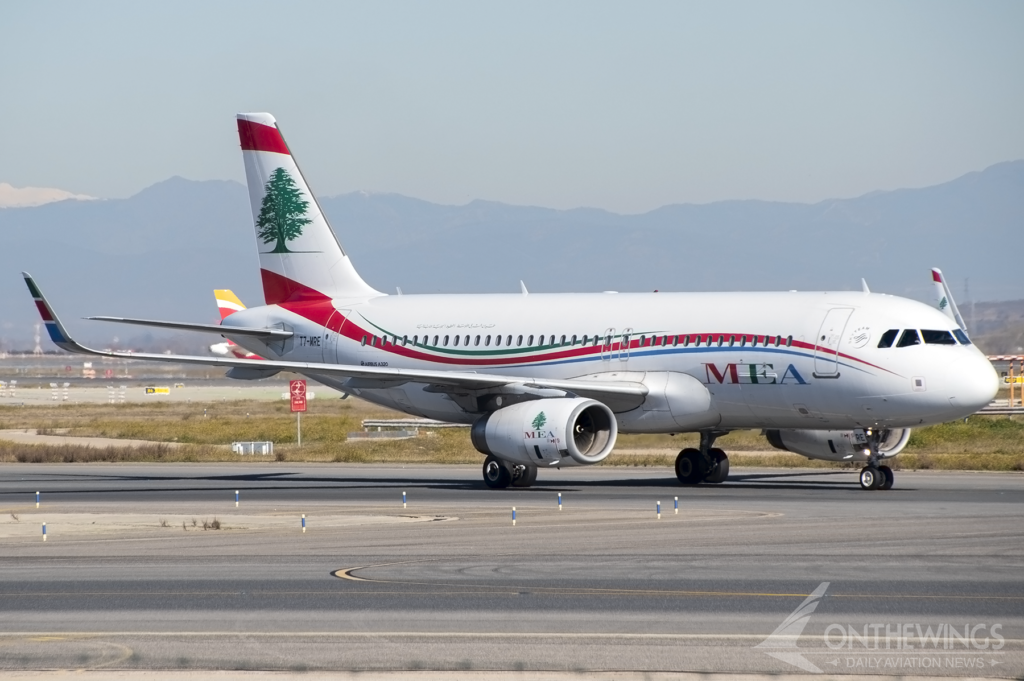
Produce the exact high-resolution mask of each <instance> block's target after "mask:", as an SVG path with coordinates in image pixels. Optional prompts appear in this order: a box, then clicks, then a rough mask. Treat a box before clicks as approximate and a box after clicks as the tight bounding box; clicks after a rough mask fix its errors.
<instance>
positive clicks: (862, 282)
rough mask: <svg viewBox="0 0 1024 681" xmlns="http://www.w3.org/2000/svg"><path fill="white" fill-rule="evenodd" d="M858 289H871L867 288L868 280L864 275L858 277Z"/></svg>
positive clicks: (866, 290)
mask: <svg viewBox="0 0 1024 681" xmlns="http://www.w3.org/2000/svg"><path fill="white" fill-rule="evenodd" d="M860 290H861V291H863V292H864V293H871V289H869V288H868V280H867V279H865V278H864V277H861V278H860Z"/></svg>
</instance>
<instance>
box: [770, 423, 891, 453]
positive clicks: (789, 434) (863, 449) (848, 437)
mask: <svg viewBox="0 0 1024 681" xmlns="http://www.w3.org/2000/svg"><path fill="white" fill-rule="evenodd" d="M764 435H765V437H766V438H767V439H768V442H769V443H770V444H771V446H772V447H775V448H776V449H782V450H785V451H787V452H793V453H794V454H800V455H802V456H806V457H807V458H808V459H824V460H826V461H867V460H868V458H869V457H868V453H867V452H868V451H869V448H868V438H872V439H876V441H877V442H878V453H879V454H881V455H882V456H883V457H885V458H889V457H892V456H896V455H897V454H899V453H900V452H901V451H903V448H904V447H906V446H907V441H908V440H909V439H910V428H893V429H891V430H886V429H882V430H868V429H857V430H766V431H764Z"/></svg>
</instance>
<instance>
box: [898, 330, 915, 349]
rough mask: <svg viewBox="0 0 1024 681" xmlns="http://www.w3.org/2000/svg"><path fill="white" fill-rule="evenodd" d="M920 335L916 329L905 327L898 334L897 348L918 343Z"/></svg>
mask: <svg viewBox="0 0 1024 681" xmlns="http://www.w3.org/2000/svg"><path fill="white" fill-rule="evenodd" d="M920 344H921V337H920V336H918V335H917V329H907V330H906V331H904V332H903V335H902V336H900V342H899V343H897V344H896V347H898V348H906V347H909V346H911V345H920Z"/></svg>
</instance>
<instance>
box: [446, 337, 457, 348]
mask: <svg viewBox="0 0 1024 681" xmlns="http://www.w3.org/2000/svg"><path fill="white" fill-rule="evenodd" d="M444 344H445V345H448V339H447V337H446V338H445V341H444ZM452 345H454V346H455V347H459V337H458V336H456V337H455V338H454V339H453V342H452Z"/></svg>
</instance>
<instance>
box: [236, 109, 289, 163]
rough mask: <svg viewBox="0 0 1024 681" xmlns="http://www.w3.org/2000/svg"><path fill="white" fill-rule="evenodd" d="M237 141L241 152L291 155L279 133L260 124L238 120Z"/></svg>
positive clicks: (275, 129)
mask: <svg viewBox="0 0 1024 681" xmlns="http://www.w3.org/2000/svg"><path fill="white" fill-rule="evenodd" d="M238 139H239V140H241V142H242V150H243V151H272V152H274V153H275V154H289V155H290V154H291V152H290V151H288V145H287V144H285V143H284V138H283V137H281V131H280V130H278V129H277V128H272V127H270V126H269V125H263V124H262V123H253V122H252V121H246V120H243V119H241V118H239V119H238Z"/></svg>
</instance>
